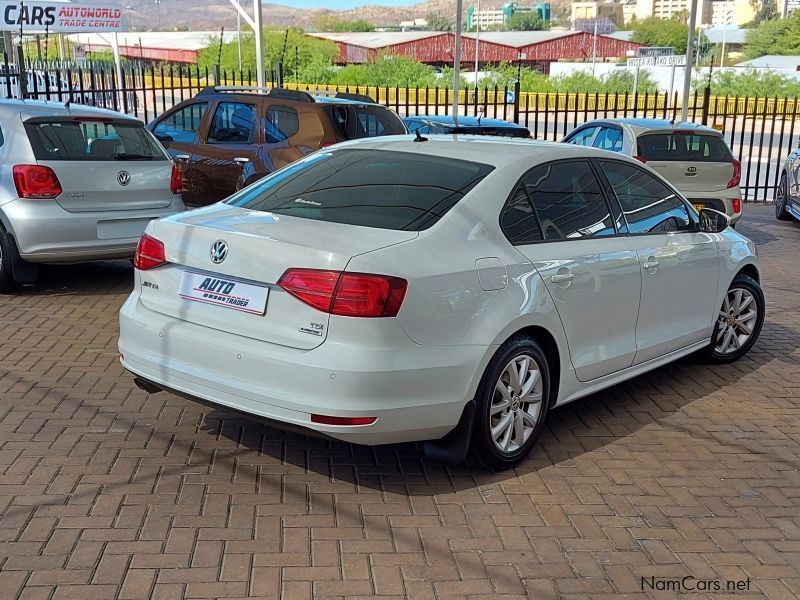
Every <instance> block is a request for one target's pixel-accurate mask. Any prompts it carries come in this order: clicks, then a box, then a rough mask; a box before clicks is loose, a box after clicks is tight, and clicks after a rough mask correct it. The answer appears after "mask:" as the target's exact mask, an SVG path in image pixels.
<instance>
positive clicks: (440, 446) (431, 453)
mask: <svg viewBox="0 0 800 600" xmlns="http://www.w3.org/2000/svg"><path fill="white" fill-rule="evenodd" d="M474 422H475V400H470V401H469V402H467V405H466V406H465V407H464V411H463V412H462V413H461V418H460V419H459V420H458V425H456V426H455V429H453V430H452V431H451V432H450V433H448V434H447V435H446V436H444V437H443V438H442V439H440V440H435V441H431V442H425V454H426V455H427V456H428V458H432V459H434V460H438V461H441V462H445V463H450V464H454V465H457V464H461V463H463V462H464V461H465V460H466V459H467V454H469V445H470V442H471V441H472V429H473V423H474Z"/></svg>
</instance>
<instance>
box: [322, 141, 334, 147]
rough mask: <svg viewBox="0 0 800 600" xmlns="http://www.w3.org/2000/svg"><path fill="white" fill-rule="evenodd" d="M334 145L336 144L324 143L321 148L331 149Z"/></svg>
mask: <svg viewBox="0 0 800 600" xmlns="http://www.w3.org/2000/svg"><path fill="white" fill-rule="evenodd" d="M335 143H336V142H325V143H324V144H322V147H323V148H330V147H331V146H333V145H334V144H335Z"/></svg>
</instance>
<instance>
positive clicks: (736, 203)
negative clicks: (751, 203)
mask: <svg viewBox="0 0 800 600" xmlns="http://www.w3.org/2000/svg"><path fill="white" fill-rule="evenodd" d="M731 204H732V205H733V212H735V213H740V212H742V201H741V199H740V198H734V199H733V200H731Z"/></svg>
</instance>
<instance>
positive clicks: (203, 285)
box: [178, 271, 269, 315]
mask: <svg viewBox="0 0 800 600" xmlns="http://www.w3.org/2000/svg"><path fill="white" fill-rule="evenodd" d="M178 295H179V296H180V297H181V298H186V299H187V300H194V301H195V302H203V303H205V304H215V305H217V306H223V307H225V308H232V309H234V310H240V311H242V312H247V313H251V314H254V315H263V314H264V311H265V310H266V308H267V296H268V295H269V288H268V287H267V286H264V285H256V284H253V283H244V282H242V281H238V280H235V279H226V278H224V277H219V276H216V275H208V274H206V273H195V272H193V271H184V272H183V274H182V275H181V284H180V287H179V288H178Z"/></svg>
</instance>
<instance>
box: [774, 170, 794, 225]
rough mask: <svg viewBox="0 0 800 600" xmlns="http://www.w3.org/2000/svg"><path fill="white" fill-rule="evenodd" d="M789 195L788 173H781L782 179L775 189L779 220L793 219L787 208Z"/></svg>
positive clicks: (776, 209)
mask: <svg viewBox="0 0 800 600" xmlns="http://www.w3.org/2000/svg"><path fill="white" fill-rule="evenodd" d="M788 197H789V181H788V180H787V178H786V173H781V179H780V181H779V182H778V188H777V189H776V190H775V218H777V219H778V220H779V221H788V220H789V219H791V217H790V216H789V213H788V212H787V210H786V201H787V200H786V199H787V198H788Z"/></svg>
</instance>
